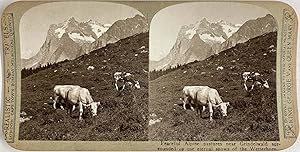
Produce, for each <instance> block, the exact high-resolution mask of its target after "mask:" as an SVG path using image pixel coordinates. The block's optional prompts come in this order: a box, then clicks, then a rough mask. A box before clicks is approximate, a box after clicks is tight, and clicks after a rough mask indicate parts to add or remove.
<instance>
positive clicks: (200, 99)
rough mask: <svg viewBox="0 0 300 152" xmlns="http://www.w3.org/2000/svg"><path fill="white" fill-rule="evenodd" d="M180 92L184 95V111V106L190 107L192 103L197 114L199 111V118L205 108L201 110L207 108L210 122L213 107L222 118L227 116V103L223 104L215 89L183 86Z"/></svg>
mask: <svg viewBox="0 0 300 152" xmlns="http://www.w3.org/2000/svg"><path fill="white" fill-rule="evenodd" d="M182 92H183V95H184V99H183V108H184V109H186V104H189V105H190V106H191V103H192V102H193V103H194V104H195V105H196V107H197V112H198V111H200V115H201V117H202V112H203V111H204V110H205V108H204V109H202V108H203V107H204V106H208V110H209V120H210V121H212V116H213V107H214V108H217V109H219V110H220V111H221V113H222V116H223V117H225V116H227V106H229V102H223V101H222V99H221V97H220V95H219V93H218V91H217V90H216V89H213V88H210V87H208V86H185V87H184V88H183V90H182ZM191 107H192V106H191ZM200 108H201V109H202V110H201V109H200Z"/></svg>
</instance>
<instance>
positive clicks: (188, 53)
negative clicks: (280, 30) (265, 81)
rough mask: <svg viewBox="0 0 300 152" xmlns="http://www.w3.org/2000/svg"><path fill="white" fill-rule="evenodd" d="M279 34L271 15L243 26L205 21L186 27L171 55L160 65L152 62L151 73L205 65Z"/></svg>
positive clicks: (179, 34)
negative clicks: (255, 40)
mask: <svg viewBox="0 0 300 152" xmlns="http://www.w3.org/2000/svg"><path fill="white" fill-rule="evenodd" d="M275 31H277V25H276V21H275V19H274V17H273V16H272V15H270V14H267V15H266V16H264V17H259V18H256V19H249V20H248V21H246V22H245V23H243V25H242V26H240V25H239V24H232V23H230V22H226V21H224V20H220V21H219V22H216V23H210V22H208V21H207V20H206V18H204V19H202V20H201V21H198V22H196V23H195V24H191V25H189V26H187V25H184V26H182V27H181V28H180V30H179V32H178V36H177V39H176V41H175V44H174V45H173V47H172V48H171V49H170V51H169V53H168V54H167V55H166V56H165V57H163V58H162V59H160V60H159V61H156V62H150V71H153V70H160V69H167V68H170V67H172V68H173V67H175V66H176V65H183V64H187V63H190V62H194V61H195V60H197V61H202V60H204V59H206V58H208V57H210V56H211V55H213V54H218V53H220V52H222V51H224V50H226V49H228V48H231V47H234V46H235V45H236V44H238V43H244V42H246V41H248V40H249V39H252V38H255V37H258V36H260V35H263V34H266V33H270V32H275Z"/></svg>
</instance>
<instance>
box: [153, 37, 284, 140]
mask: <svg viewBox="0 0 300 152" xmlns="http://www.w3.org/2000/svg"><path fill="white" fill-rule="evenodd" d="M276 41H277V33H276V32H273V33H268V34H264V35H262V36H259V37H256V38H253V39H250V40H248V41H247V42H245V43H241V44H237V45H236V46H235V47H233V48H230V49H227V50H225V51H223V52H221V53H219V55H213V56H211V57H209V58H207V59H205V60H203V61H199V62H193V63H190V64H187V65H184V66H182V67H181V68H178V69H176V70H175V71H172V72H169V73H167V74H165V75H163V76H161V77H159V78H157V79H155V80H152V81H150V82H149V85H150V86H149V90H150V91H149V94H150V96H149V113H150V117H149V119H150V121H151V122H156V123H153V124H152V125H150V126H149V140H196V141H202V140H206V141H224V140H225V141H234V140H244V141H249V140H251V141H259V140H268V141H270V140H279V131H278V119H277V104H276V50H275V49H276ZM218 66H222V67H223V68H224V69H223V70H217V67H218ZM245 71H256V72H259V73H260V74H262V75H263V76H264V78H265V79H268V82H269V85H270V89H265V90H256V91H254V92H253V95H252V96H247V93H246V91H245V90H243V86H242V84H241V81H242V80H241V73H242V72H245ZM187 85H202V86H205V85H207V86H210V87H212V88H215V89H217V90H218V92H219V94H220V95H221V98H222V99H223V101H226V102H230V104H231V106H230V107H229V109H228V117H227V118H222V117H221V116H220V114H219V113H216V115H215V118H214V121H213V122H210V121H209V119H208V115H209V113H208V111H205V112H204V117H205V118H204V119H202V118H200V116H199V115H196V112H193V111H191V110H187V111H185V110H184V109H183V107H182V103H181V101H180V97H182V96H183V95H182V88H183V87H184V86H187Z"/></svg>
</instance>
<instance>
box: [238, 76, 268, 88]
mask: <svg viewBox="0 0 300 152" xmlns="http://www.w3.org/2000/svg"><path fill="white" fill-rule="evenodd" d="M242 79H243V82H244V83H243V85H244V88H245V90H246V91H249V92H250V91H252V90H253V89H254V87H255V86H257V87H260V88H262V87H264V88H267V89H268V88H270V86H269V84H268V79H267V80H264V79H263V78H262V75H261V74H259V73H257V72H244V73H243V74H242ZM247 82H251V88H250V89H249V88H248V87H247Z"/></svg>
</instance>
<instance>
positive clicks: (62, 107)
mask: <svg viewBox="0 0 300 152" xmlns="http://www.w3.org/2000/svg"><path fill="white" fill-rule="evenodd" d="M59 107H60V109H62V110H65V108H64V106H63V105H62V102H60V105H59Z"/></svg>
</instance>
